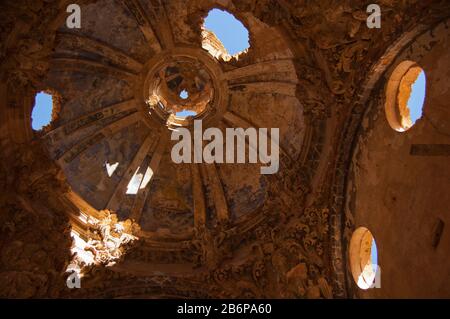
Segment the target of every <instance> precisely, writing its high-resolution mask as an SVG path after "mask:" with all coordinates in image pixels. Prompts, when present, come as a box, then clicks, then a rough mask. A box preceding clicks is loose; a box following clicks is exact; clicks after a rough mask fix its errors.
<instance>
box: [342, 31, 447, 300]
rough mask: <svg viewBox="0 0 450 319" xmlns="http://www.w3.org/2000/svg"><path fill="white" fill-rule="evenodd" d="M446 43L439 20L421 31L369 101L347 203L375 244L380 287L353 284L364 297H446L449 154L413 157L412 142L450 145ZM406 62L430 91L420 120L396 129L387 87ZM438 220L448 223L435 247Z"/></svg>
mask: <svg viewBox="0 0 450 319" xmlns="http://www.w3.org/2000/svg"><path fill="white" fill-rule="evenodd" d="M449 44H450V41H449V37H448V28H447V27H446V26H445V25H444V24H442V25H440V26H437V27H436V28H434V29H432V30H430V31H428V32H426V33H424V34H423V35H421V36H419V37H418V38H417V39H416V40H415V41H414V42H413V43H412V44H410V45H409V46H408V47H406V48H405V49H404V50H403V52H402V53H401V54H400V55H399V56H398V57H397V59H396V60H395V62H394V63H393V65H391V66H390V67H389V69H388V70H387V72H386V74H385V77H384V78H383V79H382V83H381V85H380V89H379V94H378V95H376V96H374V98H373V99H372V101H371V105H368V106H367V107H369V110H368V113H367V114H366V117H365V119H364V121H363V123H362V128H361V130H362V135H361V137H360V138H359V140H358V141H357V147H356V151H355V155H354V158H353V164H352V171H351V174H350V176H351V178H350V183H349V185H348V195H349V196H348V202H347V207H346V213H347V214H348V215H349V216H353V218H354V223H355V228H357V227H359V226H365V227H367V228H368V229H369V230H370V231H371V232H372V233H373V235H374V237H375V240H376V244H377V247H378V261H379V266H380V267H381V288H379V289H369V290H366V291H363V290H361V289H359V288H357V287H356V285H354V283H353V286H354V291H355V292H356V294H357V295H359V296H361V297H363V298H373V297H375V298H411V297H426V298H430V297H450V265H449V263H448V254H449V251H450V232H449V225H450V211H449V207H450V196H449V182H450V165H449V159H450V157H449V154H446V155H445V154H444V153H445V152H443V151H442V148H441V151H440V152H441V155H440V156H439V155H437V154H436V153H435V154H434V156H433V154H432V153H431V152H430V153H428V154H427V153H426V152H425V154H422V155H414V154H411V148H412V147H413V145H414V144H432V145H434V144H450V125H449V121H450V109H449V107H448V101H449V100H450V89H449V85H448V83H449V81H450V72H449V70H450V51H449ZM404 60H413V61H416V62H417V63H418V64H419V65H420V66H421V67H422V68H423V69H424V71H425V72H426V79H427V87H426V89H427V90H426V100H425V104H424V113H423V114H424V115H423V117H422V118H421V119H420V120H418V121H417V122H416V125H415V126H413V127H412V128H411V129H410V130H408V131H406V132H403V133H400V132H397V131H395V130H393V129H392V128H391V127H390V126H389V124H388V122H387V120H386V117H385V111H384V92H385V91H384V84H385V83H386V82H387V80H388V79H389V76H390V74H391V73H392V72H393V70H394V69H395V67H396V66H397V65H398V64H399V63H400V62H402V61H404ZM433 147H435V146H430V148H429V149H431V150H433ZM413 153H414V152H413ZM447 153H448V151H447ZM438 218H439V219H441V220H442V221H443V222H444V223H445V226H444V230H443V233H442V237H441V239H440V243H439V245H438V246H437V247H433V245H432V242H433V240H432V238H433V228H434V226H435V223H436V222H437V220H438ZM350 278H351V277H350Z"/></svg>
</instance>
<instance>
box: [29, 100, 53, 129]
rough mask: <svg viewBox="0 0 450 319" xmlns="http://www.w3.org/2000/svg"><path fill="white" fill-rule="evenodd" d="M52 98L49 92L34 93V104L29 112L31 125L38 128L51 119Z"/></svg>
mask: <svg viewBox="0 0 450 319" xmlns="http://www.w3.org/2000/svg"><path fill="white" fill-rule="evenodd" d="M52 108H53V98H52V96H51V95H50V94H47V93H44V92H39V93H38V94H36V98H35V104H34V106H33V111H32V112H31V127H32V128H33V130H36V131H37V130H40V129H42V127H44V126H45V125H47V124H49V123H50V121H51V120H52Z"/></svg>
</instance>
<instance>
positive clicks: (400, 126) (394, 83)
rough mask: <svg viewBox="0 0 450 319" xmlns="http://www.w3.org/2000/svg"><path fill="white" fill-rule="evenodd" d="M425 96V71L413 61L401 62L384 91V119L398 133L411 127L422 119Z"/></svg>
mask: <svg viewBox="0 0 450 319" xmlns="http://www.w3.org/2000/svg"><path fill="white" fill-rule="evenodd" d="M425 95H426V76H425V71H424V70H423V69H422V68H421V67H420V66H418V65H417V64H416V63H415V62H413V61H403V62H402V63H400V64H399V65H398V66H397V67H396V69H395V70H394V72H393V73H392V75H391V77H390V79H389V82H388V86H387V90H386V105H385V111H386V117H387V120H388V123H389V125H390V126H391V127H392V128H393V129H394V130H396V131H398V132H405V131H407V130H409V129H410V128H411V127H413V126H414V125H415V124H416V122H417V120H419V119H420V118H421V117H422V114H423V106H424V102H425Z"/></svg>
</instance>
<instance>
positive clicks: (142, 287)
mask: <svg viewBox="0 0 450 319" xmlns="http://www.w3.org/2000/svg"><path fill="white" fill-rule="evenodd" d="M369 2H370V1H368V3H363V2H361V1H356V0H347V1H332V0H326V1H314V2H311V1H303V0H298V1H281V0H280V1H272V0H262V1H254V0H234V1H231V0H217V1H213V0H190V1H184V0H170V1H161V0H98V1H91V0H84V1H80V4H81V5H82V28H81V29H79V30H76V29H75V30H69V29H67V28H66V27H65V26H64V20H65V17H66V15H67V14H66V12H65V8H66V7H67V5H68V4H69V3H70V1H35V0H33V1H28V0H23V1H20V0H16V1H6V2H5V4H3V3H2V6H3V7H4V10H1V11H0V17H1V18H2V19H0V26H1V28H0V31H1V32H0V37H1V40H2V41H1V47H0V50H1V52H0V53H1V54H0V58H1V60H0V62H1V64H0V74H1V76H2V79H4V83H1V84H0V98H1V102H2V107H1V108H0V114H1V115H2V116H1V117H0V124H1V126H2V128H4V129H2V130H0V143H1V145H2V146H4V147H2V153H1V154H2V157H4V160H3V161H2V165H1V166H0V176H5V178H4V179H2V180H4V182H2V184H0V187H1V189H3V190H4V194H2V196H4V197H5V198H6V197H7V196H9V197H11V200H8V201H4V203H3V202H1V204H2V210H3V211H5V213H4V214H3V215H1V216H2V218H3V219H4V220H2V224H5V225H11V221H12V225H16V226H15V227H16V228H11V227H9V226H8V227H9V228H8V229H7V234H8V236H9V237H1V238H0V239H1V241H2V243H3V242H4V243H3V244H4V245H9V244H11V247H13V248H14V249H12V250H11V249H9V250H8V251H6V250H5V251H2V260H7V261H8V260H9V262H8V263H6V264H2V266H1V270H2V272H0V285H1V287H13V288H8V289H6V288H5V289H4V290H2V291H7V292H8V293H9V294H10V295H14V294H16V295H20V294H19V293H18V292H17V291H18V290H14V289H15V288H14V287H16V286H14V285H11V284H10V280H13V282H14V283H15V284H17V286H20V285H21V283H23V282H27V281H24V280H23V278H29V276H30V275H29V273H28V271H29V268H30V267H33V271H35V272H38V273H39V274H41V275H42V276H40V277H39V278H40V279H39V280H41V281H40V282H39V283H38V284H34V285H33V284H29V286H30V287H31V288H30V289H27V290H24V291H25V292H26V293H23V294H22V295H24V296H40V297H42V296H48V295H50V294H51V295H53V294H55V295H59V296H74V295H77V293H78V295H77V296H97V297H123V296H149V297H154V296H169V297H241V298H242V297H269V298H270V297H272V298H279V297H300V298H319V297H320V298H332V297H348V296H351V294H352V290H351V289H350V287H349V284H348V281H347V279H348V273H347V265H346V257H345V256H346V247H345V246H344V244H345V242H343V238H344V237H345V236H346V235H348V233H349V232H350V231H351V227H352V225H351V223H346V220H345V219H344V217H343V214H344V213H343V206H344V196H345V194H344V193H345V187H346V182H347V174H348V169H349V166H350V160H351V157H352V156H351V155H352V153H353V148H354V141H355V136H357V134H358V133H357V128H358V127H359V125H360V123H361V120H362V115H363V113H364V111H365V101H367V99H368V98H369V97H370V95H371V94H372V90H373V89H374V88H378V87H380V85H382V84H380V81H379V79H380V76H381V74H382V73H383V72H384V71H385V69H386V67H387V65H388V64H389V63H390V62H391V61H392V59H393V56H395V55H396V54H398V52H399V51H401V50H402V49H403V48H405V47H406V46H407V45H408V43H409V42H410V41H411V40H412V39H413V38H414V37H416V36H417V35H419V34H420V33H421V32H423V31H424V30H427V29H429V28H431V27H432V26H433V25H435V24H436V23H437V22H439V21H441V20H442V19H443V18H444V17H446V16H448V15H449V12H450V10H449V7H448V1H445V0H442V1H439V0H435V1H428V2H424V1H407V2H405V1H389V0H386V1H381V2H380V5H382V7H383V8H386V10H385V11H383V12H384V13H383V27H382V28H381V29H379V30H374V29H368V28H366V26H365V19H366V17H367V14H366V7H367V5H368V4H369ZM3 7H2V9H3ZM213 7H219V8H224V9H227V10H228V11H229V12H231V13H233V14H234V15H235V16H236V17H237V18H239V19H240V20H241V21H242V22H243V24H244V25H245V26H246V27H247V29H248V30H249V33H250V49H249V50H248V52H247V53H244V54H242V55H241V56H239V59H231V60H230V61H228V62H225V61H219V60H217V59H215V58H213V57H212V56H210V55H209V53H208V52H207V51H206V50H204V49H202V29H201V24H202V19H203V18H204V17H205V16H206V15H207V13H208V11H209V10H210V9H211V8H213ZM16 21H19V22H18V23H16ZM392 48H394V50H392ZM193 65H194V66H195V67H192V66H193ZM174 67H176V71H174V72H175V73H176V74H178V75H180V74H182V75H183V77H187V78H188V80H192V78H191V76H192V75H189V72H193V73H192V74H194V75H198V74H199V73H198V72H199V71H198V70H200V69H201V70H204V71H205V72H206V74H207V76H204V74H203V75H202V77H203V82H204V83H209V79H208V78H210V79H211V85H212V87H213V90H209V91H208V92H207V93H208V94H212V96H211V99H210V100H209V96H208V97H207V98H205V99H204V98H202V99H200V100H199V102H200V103H203V102H204V101H208V105H207V106H206V107H205V111H204V112H203V113H202V112H201V113H200V114H199V116H200V117H202V118H203V119H204V128H207V127H218V128H221V129H222V130H223V129H224V128H226V127H243V128H246V127H251V126H252V127H256V128H260V127H267V128H271V127H276V128H280V170H279V172H278V173H277V174H274V175H261V174H260V171H259V165H258V164H239V165H238V164H227V165H225V164H217V165H205V164H174V163H173V162H172V160H171V159H170V150H171V148H172V145H173V142H172V141H171V140H170V133H171V130H170V129H169V128H168V127H167V125H166V123H167V117H168V113H167V109H169V110H174V109H176V107H172V106H173V105H172V104H173V103H174V101H176V99H174V98H173V96H171V92H169V91H168V90H167V89H166V88H165V87H164V86H161V85H160V84H161V81H162V80H163V79H165V80H167V78H169V77H170V76H171V74H173V73H171V72H172V71H168V69H173V68H174ZM186 74H188V75H186ZM205 79H206V80H205ZM160 80H161V81H160ZM168 82H170V79H169V80H168ZM188 82H189V81H188ZM191 82H192V81H191ZM168 86H169V85H168ZM169 87H170V86H169ZM49 88H50V89H52V90H53V91H54V92H55V93H56V94H57V95H58V96H59V97H60V99H59V100H60V104H61V105H60V109H59V110H58V112H57V113H58V114H57V118H56V119H55V121H53V123H52V125H51V126H50V128H49V129H48V130H46V131H45V132H32V131H31V128H30V125H29V118H30V114H31V108H32V101H33V95H34V93H35V92H36V91H38V90H45V89H49ZM178 89H180V88H179V87H177V86H176V87H175V89H174V88H172V89H171V90H175V91H176V92H177V90H178ZM155 92H156V93H157V95H158V96H159V97H162V98H164V101H165V102H167V104H166V105H169V104H170V105H171V106H170V107H169V108H166V109H163V110H160V109H158V108H155V107H153V108H151V107H150V106H149V104H150V105H154V104H152V103H146V101H147V100H148V99H149V98H150V97H151V96H150V95H151V94H153V93H155ZM161 92H163V93H162V94H161ZM172 93H173V92H172ZM6 106H7V107H6ZM172 124H174V123H172ZM175 124H176V123H175ZM178 124H179V123H178ZM182 124H183V125H186V126H187V127H190V125H191V123H190V121H189V120H188V121H187V122H182ZM169 126H170V125H169ZM33 140H34V141H33ZM31 141H33V142H31ZM42 141H44V142H45V146H46V150H45V151H46V152H44V150H42V148H41V142H42ZM47 156H49V158H47ZM53 162H55V163H57V164H58V166H56V165H54V163H53ZM116 163H118V166H117V168H116V169H115V170H114V172H113V173H112V174H111V176H109V175H108V170H107V169H106V167H105V165H106V164H108V165H115V164H116ZM57 167H60V168H62V171H59V170H58V168H57ZM148 167H150V168H151V171H152V173H153V174H152V178H151V180H150V182H149V183H148V184H147V185H146V187H145V188H143V189H140V190H139V191H138V193H137V194H134V195H133V194H126V191H127V185H128V184H129V181H130V179H131V178H132V176H133V174H134V173H135V172H136V170H137V169H138V168H139V169H140V170H142V169H143V171H142V172H141V173H143V174H145V172H146V171H147V168H148ZM10 172H13V174H9V173H10ZM65 180H67V184H66V183H65ZM12 190H15V191H16V193H14V192H12ZM107 209H110V210H112V211H113V212H116V213H117V215H118V218H119V219H120V220H125V219H133V220H135V221H136V222H137V224H138V225H139V227H140V231H138V232H137V233H136V235H137V236H138V237H139V240H138V241H136V243H134V245H133V247H132V249H130V251H128V252H127V254H126V255H125V256H124V258H123V261H122V262H120V263H118V264H117V265H115V266H114V267H109V268H104V267H100V268H98V269H97V268H96V269H94V270H92V271H91V273H89V274H88V275H87V276H86V278H85V279H83V280H84V281H83V285H84V287H85V289H82V291H81V290H80V291H78V292H77V291H75V292H73V291H70V292H68V291H64V285H65V284H64V281H63V280H61V278H63V274H64V270H65V267H66V266H67V263H68V261H69V258H70V251H69V250H68V246H70V242H71V241H70V237H69V235H68V234H67V233H64V234H62V233H63V229H65V230H66V231H67V230H69V232H70V228H67V227H68V226H67V223H66V219H67V220H69V219H70V221H71V223H72V226H71V227H72V229H77V230H80V231H82V230H83V227H85V229H84V235H85V236H89V235H92V234H93V232H92V229H91V228H89V227H87V226H86V224H83V222H80V218H79V217H80V216H81V217H82V216H86V215H88V216H93V217H95V218H98V219H102V218H104V217H105V216H107V217H108V216H109V215H107V214H106V213H105V212H106V211H105V210H107ZM16 212H20V214H18V213H16ZM30 212H32V213H30ZM64 214H67V215H68V216H69V217H68V218H67V217H63V216H66V215H64ZM21 216H22V217H23V216H28V217H27V218H25V219H23V218H22V217H21ZM30 216H32V217H33V218H31V217H30ZM39 216H41V217H42V218H40V217H39ZM52 216H58V218H52ZM65 218H66V219H65ZM108 218H109V217H108ZM23 220H24V221H23ZM38 220H42V221H45V222H42V223H38ZM36 223H38V224H39V227H37V228H36V227H35V228H33V227H31V226H30V225H32V224H36ZM128 226H129V224H127V227H128ZM95 231H97V232H98V231H99V230H98V228H97V229H95V230H94V232H95ZM10 233H11V234H12V235H10ZM97 235H98V234H97ZM2 236H3V235H2ZM5 236H6V235H5ZM14 236H15V237H14ZM5 238H6V239H5ZM18 238H19V239H21V240H22V242H23V243H26V244H23V245H17V243H16V242H17V241H19V240H18ZM39 238H46V240H42V242H43V243H45V244H42V245H41V244H39V243H40V242H41V241H40V240H39ZM48 238H53V241H55V242H59V245H58V247H55V246H56V244H52V240H50V239H48ZM13 240H14V242H15V244H14V245H12V242H13ZM31 242H32V243H33V244H34V245H37V247H38V248H39V247H40V248H42V249H41V252H42V253H41V255H44V256H47V257H48V258H47V257H46V258H41V259H36V258H37V257H35V256H34V257H29V256H28V255H27V251H29V250H30V249H31V248H30V247H29V245H31ZM28 243H29V244H28ZM39 245H41V246H42V247H41V246H39ZM66 246H67V247H66ZM31 250H32V249H31ZM13 254H14V255H15V256H16V255H17V256H16V257H17V258H16V257H15V258H10V257H11V256H12V255H13ZM41 255H39V256H41ZM5 256H6V257H5ZM39 256H38V257H39ZM42 260H44V261H42ZM16 261H17V262H16ZM49 265H50V266H49ZM36 269H37V270H36ZM54 269H57V272H56V273H55V271H54ZM11 272H14V273H15V274H18V275H17V277H14V276H12V277H11ZM59 273H60V276H58V275H55V274H59ZM34 274H35V273H33V275H34ZM55 276H56V277H55ZM5 278H6V279H7V280H8V281H6V279H5ZM11 278H13V279H11ZM14 278H16V279H17V280H15V279H14ZM33 278H34V277H33ZM45 278H53V279H52V280H53V281H52V280H50V279H45ZM55 278H57V279H55ZM14 280H15V281H14ZM30 282H31V281H30ZM33 282H34V281H33ZM53 282H57V284H53ZM99 282H101V284H99ZM5 283H7V284H5ZM58 285H59V286H58ZM42 287H44V288H42ZM27 288H28V286H27ZM45 289H48V290H45ZM19 290H20V289H19ZM50 291H51V292H50Z"/></svg>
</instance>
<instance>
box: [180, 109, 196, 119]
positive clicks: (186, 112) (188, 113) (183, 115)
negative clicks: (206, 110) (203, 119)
mask: <svg viewBox="0 0 450 319" xmlns="http://www.w3.org/2000/svg"><path fill="white" fill-rule="evenodd" d="M195 115H197V112H194V111H190V110H183V111H180V112H177V113H175V116H176V117H181V118H186V117H188V116H195Z"/></svg>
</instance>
